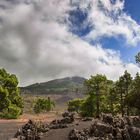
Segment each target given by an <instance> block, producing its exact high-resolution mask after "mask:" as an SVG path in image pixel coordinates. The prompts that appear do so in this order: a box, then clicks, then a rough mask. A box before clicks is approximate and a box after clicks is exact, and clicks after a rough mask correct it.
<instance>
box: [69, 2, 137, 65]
mask: <svg viewBox="0 0 140 140" xmlns="http://www.w3.org/2000/svg"><path fill="white" fill-rule="evenodd" d="M139 6H140V0H125V3H124V9H123V11H124V12H125V13H127V15H129V16H131V17H132V19H134V20H135V21H136V22H137V23H138V24H140V8H139ZM87 16H88V12H87V11H82V10H80V8H79V7H78V8H76V9H75V10H73V11H71V12H70V17H71V19H70V21H71V22H72V25H71V26H70V30H71V31H72V32H73V33H74V34H76V35H78V36H79V37H83V36H86V35H87V34H88V33H89V32H90V30H94V27H93V26H92V25H91V23H90V22H87V23H86V26H84V28H83V26H82V25H83V23H84V22H85V20H86V19H87ZM112 18H113V17H112ZM90 42H91V44H92V45H94V44H96V43H99V44H101V45H102V47H103V48H106V49H113V50H115V51H119V52H120V58H121V59H122V60H123V61H124V62H133V63H135V55H136V54H137V52H139V51H140V43H139V42H138V43H137V44H136V45H135V46H133V45H131V44H127V43H126V42H125V39H124V38H123V37H122V36H117V37H101V38H100V39H97V40H93V41H92V40H91V41H90Z"/></svg>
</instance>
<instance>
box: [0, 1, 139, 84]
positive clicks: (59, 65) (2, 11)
mask: <svg viewBox="0 0 140 140" xmlns="http://www.w3.org/2000/svg"><path fill="white" fill-rule="evenodd" d="M77 9H80V11H81V12H83V13H87V14H86V18H85V19H84V21H82V22H81V25H82V26H81V27H80V28H85V29H86V26H89V24H90V26H91V27H92V28H91V29H90V31H88V33H86V34H85V35H83V36H82V37H80V36H78V35H77V34H75V33H74V32H72V28H73V30H77V28H78V26H74V24H73V22H71V21H72V18H75V19H73V21H75V20H76V18H77V17H76V16H74V17H71V16H70V12H71V11H74V10H77ZM123 9H124V1H122V0H116V1H115V2H112V1H111V0H87V1H78V0H70V1H69V0H51V1H50V0H13V1H10V0H6V1H5V0H1V1H0V67H4V68H6V69H7V70H9V71H10V72H13V73H15V74H16V75H17V76H18V77H19V80H20V85H22V86H23V85H28V84H31V83H35V82H42V81H47V80H50V79H54V78H60V77H65V76H74V75H79V76H84V77H89V76H90V75H92V74H97V73H103V74H106V75H107V76H108V77H109V78H110V79H114V80H115V79H117V78H118V76H120V75H121V74H122V73H123V72H124V70H126V69H127V70H128V71H129V72H130V73H131V74H132V75H134V74H135V73H136V72H137V71H139V68H138V67H137V66H136V65H135V64H133V63H124V62H123V61H122V60H121V59H120V53H119V51H115V50H113V49H112V50H111V49H104V48H103V47H102V44H94V45H92V44H91V43H90V41H94V40H97V39H98V38H102V37H105V36H107V37H117V36H122V37H123V38H124V39H125V40H126V43H127V44H130V45H132V46H135V45H136V44H137V43H138V42H139V41H140V25H138V24H137V22H136V21H135V20H133V19H132V18H131V17H130V16H129V15H127V14H126V13H125V12H124V11H123Z"/></svg>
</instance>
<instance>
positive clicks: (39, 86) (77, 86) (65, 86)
mask: <svg viewBox="0 0 140 140" xmlns="http://www.w3.org/2000/svg"><path fill="white" fill-rule="evenodd" d="M85 80H86V79H85V78H83V77H80V76H72V77H64V78H59V79H54V80H50V81H47V82H42V83H35V84H32V85H29V86H26V87H20V89H21V92H22V93H25V92H29V93H33V94H34V93H36V94H37V93H38V94H47V93H50V92H52V93H53V92H54V93H57V92H58V93H64V92H79V90H80V92H81V91H82V89H83V83H84V81H85ZM77 90H78V91H77Z"/></svg>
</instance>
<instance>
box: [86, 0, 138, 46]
mask: <svg viewBox="0 0 140 140" xmlns="http://www.w3.org/2000/svg"><path fill="white" fill-rule="evenodd" d="M90 2H91V5H92V8H91V10H90V11H89V12H90V14H89V20H90V21H91V23H93V26H94V29H93V30H92V31H91V32H90V34H88V35H87V39H97V38H98V37H103V36H109V37H115V36H119V35H121V36H122V37H123V38H125V39H126V43H127V44H129V45H132V46H133V45H136V44H137V43H138V42H139V41H140V25H139V24H137V23H136V21H135V20H133V19H132V18H131V17H130V16H129V15H127V14H126V13H125V12H124V11H123V9H124V1H122V0H116V2H115V3H114V4H112V2H111V1H110V0H100V1H99V0H91V1H90Z"/></svg>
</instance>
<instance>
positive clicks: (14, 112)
mask: <svg viewBox="0 0 140 140" xmlns="http://www.w3.org/2000/svg"><path fill="white" fill-rule="evenodd" d="M17 86H18V79H17V77H16V76H15V75H14V74H9V73H7V72H6V70H5V69H0V117H2V118H17V117H18V116H19V115H20V114H21V113H22V108H23V101H22V98H21V96H20V92H19V88H18V87H17Z"/></svg>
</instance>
